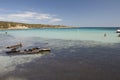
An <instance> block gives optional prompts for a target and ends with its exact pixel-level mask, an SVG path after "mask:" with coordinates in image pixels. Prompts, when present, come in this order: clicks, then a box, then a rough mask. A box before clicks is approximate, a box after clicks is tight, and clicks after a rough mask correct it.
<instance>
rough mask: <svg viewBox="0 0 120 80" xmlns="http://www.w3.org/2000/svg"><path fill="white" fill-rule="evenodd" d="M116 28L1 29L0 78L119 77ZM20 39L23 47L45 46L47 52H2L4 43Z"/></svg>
mask: <svg viewBox="0 0 120 80" xmlns="http://www.w3.org/2000/svg"><path fill="white" fill-rule="evenodd" d="M117 29H118V28H70V29H29V30H1V31H0V80H120V76H119V75H120V64H119V63H120V49H119V48H120V38H119V37H117V35H118V33H116V30H117ZM5 32H7V35H6V34H5ZM104 33H106V34H107V36H106V37H104ZM20 42H22V43H23V49H24V48H31V47H35V46H38V47H49V48H51V52H50V54H44V55H41V54H39V55H7V54H6V53H5V52H6V51H7V50H6V49H5V47H6V46H8V45H13V44H17V43H20Z"/></svg>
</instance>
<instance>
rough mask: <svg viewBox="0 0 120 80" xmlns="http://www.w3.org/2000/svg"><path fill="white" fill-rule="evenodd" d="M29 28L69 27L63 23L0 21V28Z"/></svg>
mask: <svg viewBox="0 0 120 80" xmlns="http://www.w3.org/2000/svg"><path fill="white" fill-rule="evenodd" d="M29 28H70V26H64V25H48V24H28V23H19V22H7V21H0V29H29Z"/></svg>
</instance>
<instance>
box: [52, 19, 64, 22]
mask: <svg viewBox="0 0 120 80" xmlns="http://www.w3.org/2000/svg"><path fill="white" fill-rule="evenodd" d="M59 21H62V19H60V18H53V19H51V22H59Z"/></svg>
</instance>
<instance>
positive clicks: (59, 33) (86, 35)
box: [0, 27, 120, 43]
mask: <svg viewBox="0 0 120 80" xmlns="http://www.w3.org/2000/svg"><path fill="white" fill-rule="evenodd" d="M117 29H118V28H117V27H115V28H106V27H103V28H94V27H93V28H65V29H64V28H60V29H54V28H53V29H52V28H45V29H28V30H5V31H0V32H1V33H2V32H3V33H4V32H8V34H10V35H14V36H16V37H18V36H19V37H41V38H48V39H62V40H91V41H102V42H108V43H109V42H110V43H118V42H120V38H119V37H117V36H118V34H117V33H116V30H117ZM104 34H106V37H104Z"/></svg>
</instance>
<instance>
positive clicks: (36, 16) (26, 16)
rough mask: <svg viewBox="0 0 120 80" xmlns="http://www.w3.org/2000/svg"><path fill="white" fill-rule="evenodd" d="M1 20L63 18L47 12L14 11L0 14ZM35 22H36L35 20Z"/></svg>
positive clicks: (57, 20)
mask: <svg viewBox="0 0 120 80" xmlns="http://www.w3.org/2000/svg"><path fill="white" fill-rule="evenodd" d="M0 20H6V21H15V22H27V23H29V22H33V21H36V22H42V21H46V22H48V23H49V22H52V23H53V22H59V21H62V19H60V18H57V17H56V16H54V15H51V14H47V13H38V12H30V11H26V12H21V13H13V14H4V15H0ZM33 23H35V22H33Z"/></svg>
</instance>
